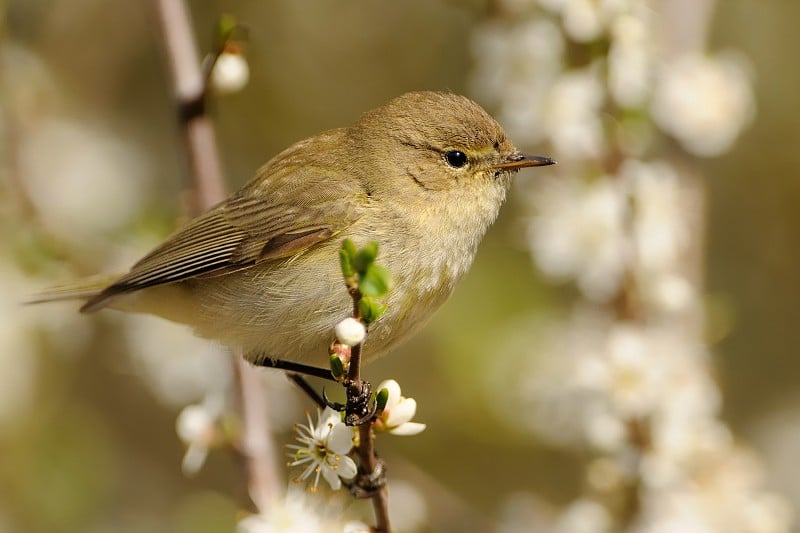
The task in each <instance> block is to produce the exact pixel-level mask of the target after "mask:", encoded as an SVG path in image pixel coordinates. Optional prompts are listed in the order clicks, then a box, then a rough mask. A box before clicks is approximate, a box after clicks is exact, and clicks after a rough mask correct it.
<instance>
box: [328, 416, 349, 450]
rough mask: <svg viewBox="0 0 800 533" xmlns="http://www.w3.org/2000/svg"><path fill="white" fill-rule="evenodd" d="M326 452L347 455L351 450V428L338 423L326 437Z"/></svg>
mask: <svg viewBox="0 0 800 533" xmlns="http://www.w3.org/2000/svg"><path fill="white" fill-rule="evenodd" d="M327 447H328V450H329V451H330V452H332V453H335V454H336V455H347V454H348V453H350V450H351V449H352V448H353V428H351V427H349V426H346V425H345V424H344V423H343V422H341V421H340V422H339V423H338V424H336V425H335V426H333V429H331V433H330V435H329V436H328V442H327Z"/></svg>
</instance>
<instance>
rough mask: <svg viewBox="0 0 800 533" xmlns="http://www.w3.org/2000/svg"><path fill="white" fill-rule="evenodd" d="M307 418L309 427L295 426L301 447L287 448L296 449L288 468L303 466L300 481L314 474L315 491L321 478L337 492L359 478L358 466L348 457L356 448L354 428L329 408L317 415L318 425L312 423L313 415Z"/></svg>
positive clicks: (313, 485) (312, 483)
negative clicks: (346, 482) (344, 485)
mask: <svg viewBox="0 0 800 533" xmlns="http://www.w3.org/2000/svg"><path fill="white" fill-rule="evenodd" d="M306 417H307V419H308V425H302V424H298V425H297V426H295V430H296V432H297V440H298V441H299V442H300V445H296V444H290V445H287V448H289V449H290V450H294V452H292V455H291V457H292V460H291V461H290V462H289V466H290V467H294V466H304V469H303V472H302V473H301V474H300V475H299V477H298V478H297V479H296V481H298V482H301V481H305V480H307V479H309V478H311V476H312V474H314V477H313V480H312V481H311V487H310V488H311V491H312V492H315V491H316V490H317V486H318V485H319V478H320V476H322V477H323V478H324V479H325V481H327V482H328V485H330V487H331V488H332V489H333V490H338V489H339V488H341V486H342V481H341V480H342V479H352V478H353V477H354V476H355V475H356V464H355V462H354V461H353V460H352V459H351V458H350V457H348V455H347V454H348V453H350V450H351V449H352V448H353V429H352V428H351V427H348V426H346V425H345V423H344V422H343V421H342V418H341V415H340V414H339V413H337V412H336V411H334V410H333V409H331V408H330V407H326V408H325V410H324V411H322V412H318V413H317V423H316V424H314V423H313V422H312V421H311V415H310V414H306Z"/></svg>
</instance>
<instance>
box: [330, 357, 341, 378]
mask: <svg viewBox="0 0 800 533" xmlns="http://www.w3.org/2000/svg"><path fill="white" fill-rule="evenodd" d="M331 374H333V377H335V378H337V379H338V378H340V377H342V376H343V375H344V365H342V360H341V359H340V358H339V356H338V355H335V354H334V355H331Z"/></svg>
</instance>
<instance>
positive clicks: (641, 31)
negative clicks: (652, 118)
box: [608, 10, 655, 108]
mask: <svg viewBox="0 0 800 533" xmlns="http://www.w3.org/2000/svg"><path fill="white" fill-rule="evenodd" d="M642 11H645V13H647V10H642ZM650 19H651V17H650V16H647V15H645V16H634V15H631V14H626V15H623V16H620V17H619V18H617V19H616V20H615V21H614V23H613V25H612V28H611V36H612V38H611V48H610V50H609V52H608V90H609V93H610V94H611V96H612V97H613V98H614V101H615V102H616V103H617V104H619V105H620V106H622V107H624V108H638V107H641V106H642V105H643V104H644V103H645V101H646V99H647V97H648V96H649V95H650V92H651V90H652V83H653V77H654V62H655V57H654V55H655V51H654V50H653V48H654V43H653V39H652V31H653V27H652V24H651V20H650Z"/></svg>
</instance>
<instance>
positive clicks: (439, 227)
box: [35, 92, 554, 364]
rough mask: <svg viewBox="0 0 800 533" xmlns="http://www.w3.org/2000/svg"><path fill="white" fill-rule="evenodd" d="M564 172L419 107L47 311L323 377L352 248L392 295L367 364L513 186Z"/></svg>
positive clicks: (486, 128) (455, 111)
mask: <svg viewBox="0 0 800 533" xmlns="http://www.w3.org/2000/svg"><path fill="white" fill-rule="evenodd" d="M553 163H554V161H553V160H552V159H549V158H547V157H539V156H526V155H523V154H521V153H520V152H519V151H517V149H516V148H515V147H514V145H513V144H512V143H511V141H510V140H509V139H508V138H507V137H506V134H505V132H504V131H503V129H502V128H501V127H500V125H499V124H498V123H497V122H496V121H495V120H494V119H493V118H492V117H491V116H490V115H489V114H488V113H487V112H486V111H484V109H483V108H481V107H480V106H479V105H478V104H476V103H475V102H473V101H471V100H470V99H468V98H466V97H464V96H458V95H455V94H451V93H444V92H411V93H407V94H404V95H402V96H399V97H397V98H395V99H393V100H391V101H390V102H389V103H387V104H385V105H384V106H382V107H378V108H377V109H374V110H372V111H368V112H366V113H364V114H363V115H362V116H361V117H360V118H359V119H358V120H357V121H356V122H355V123H354V124H353V125H351V126H350V127H346V128H338V129H333V130H329V131H325V132H322V133H320V134H318V135H315V136H313V137H309V138H308V139H305V140H302V141H300V142H298V143H296V144H294V145H292V146H291V147H289V148H287V149H286V150H284V151H283V152H281V153H280V154H278V155H277V156H275V157H274V158H273V159H272V160H270V161H269V162H268V163H266V164H265V165H264V166H263V167H262V168H261V169H260V170H259V171H258V172H257V173H256V175H255V177H254V178H253V179H252V180H251V181H250V182H249V183H247V184H246V185H245V186H244V187H242V188H241V189H240V190H238V191H237V192H235V193H234V194H233V195H231V196H230V197H229V198H228V199H227V200H225V201H224V202H222V203H220V204H218V205H217V206H215V207H213V208H212V209H210V210H209V211H208V212H206V213H204V214H202V215H200V216H198V217H197V218H195V219H194V220H192V221H191V222H189V223H187V224H186V225H185V226H184V227H182V228H180V229H178V230H177V231H176V232H175V233H173V234H172V235H171V236H170V237H169V238H167V240H166V241H164V243H162V244H161V245H160V246H158V247H157V248H155V249H154V250H153V251H152V252H150V253H149V254H147V255H146V256H145V257H143V258H142V259H141V260H140V261H139V262H137V263H136V264H135V265H133V267H132V268H131V270H130V271H129V272H128V273H127V274H124V275H122V276H120V277H118V278H116V279H115V280H114V281H113V282H111V283H110V284H108V282H106V283H105V284H98V283H96V282H89V283H82V284H77V285H74V286H72V287H67V288H64V289H60V290H59V289H57V290H54V291H51V292H49V293H45V294H42V295H40V296H39V297H37V298H36V299H35V301H52V300H62V299H76V298H82V299H84V300H86V301H85V304H84V305H83V307H81V311H82V312H86V313H88V312H93V311H97V310H99V309H103V308H106V307H107V308H111V309H117V310H122V311H129V312H138V313H149V314H152V315H157V316H160V317H163V318H166V319H168V320H172V321H174V322H179V323H182V324H188V325H189V326H191V327H192V328H193V329H194V331H195V333H196V334H197V335H199V336H201V337H206V338H209V339H216V340H218V341H220V342H221V343H223V344H225V345H228V346H230V347H233V348H238V349H240V350H241V351H242V353H243V354H244V355H245V357H246V358H247V359H248V360H250V361H251V362H253V363H259V362H261V361H263V360H264V359H273V360H285V361H293V362H317V363H320V364H324V363H325V362H327V359H328V347H329V346H330V344H331V342H332V340H333V329H334V326H335V325H336V324H337V323H338V322H340V321H341V320H342V319H344V318H346V317H347V316H350V314H351V313H352V301H351V299H350V296H349V294H348V293H347V290H346V289H345V286H344V282H343V279H342V275H341V272H340V267H339V257H338V249H339V247H340V246H341V243H342V241H343V240H344V239H346V238H349V239H351V240H352V241H353V242H354V243H355V244H356V245H357V246H363V245H364V244H366V243H367V242H369V241H377V242H378V243H379V244H380V255H379V256H378V262H379V263H380V264H381V265H383V266H384V267H385V268H386V269H387V270H388V271H389V273H390V274H391V276H392V280H393V284H392V288H391V290H390V292H389V294H388V295H387V297H386V299H385V303H386V305H387V311H386V313H385V314H384V315H383V316H381V317H380V318H379V319H378V320H377V321H375V322H374V323H373V324H371V325H370V334H369V337H368V340H367V344H366V348H365V353H364V357H365V359H367V360H369V359H372V358H375V357H377V356H379V355H382V354H384V353H386V352H387V351H389V350H390V349H392V348H393V347H394V346H396V345H397V344H398V343H399V342H400V341H402V340H403V339H405V338H407V337H408V336H409V335H410V334H411V333H413V332H414V331H416V330H417V329H418V328H419V327H420V326H421V325H422V324H424V323H425V322H426V320H427V319H428V318H429V317H430V316H431V314H432V313H433V312H434V311H435V310H436V309H437V308H438V307H439V306H440V305H441V304H442V303H443V302H444V301H445V300H446V299H447V297H448V296H449V295H450V294H451V293H452V291H453V289H454V287H455V286H456V283H457V282H458V281H459V280H460V279H461V278H462V277H463V276H464V274H465V273H466V272H467V270H468V269H469V267H470V265H471V264H472V260H473V258H474V256H475V251H476V249H477V247H478V243H479V242H480V241H481V239H482V238H483V236H484V234H485V233H486V230H487V229H488V228H489V226H490V225H491V224H492V223H493V222H494V220H495V218H496V217H497V214H498V211H499V209H500V206H501V204H502V203H503V201H504V199H505V197H506V193H507V191H508V188H509V186H510V183H511V177H512V175H513V174H514V173H516V171H517V170H519V169H521V168H525V167H533V166H541V165H551V164H553Z"/></svg>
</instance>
